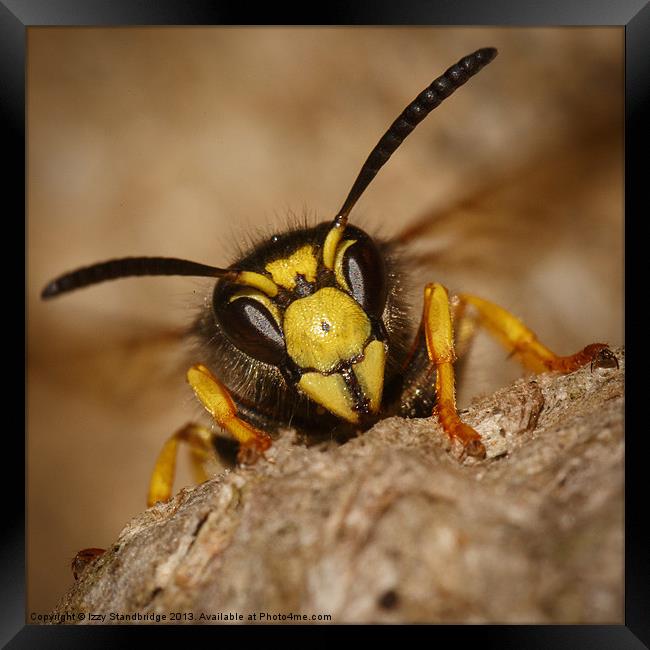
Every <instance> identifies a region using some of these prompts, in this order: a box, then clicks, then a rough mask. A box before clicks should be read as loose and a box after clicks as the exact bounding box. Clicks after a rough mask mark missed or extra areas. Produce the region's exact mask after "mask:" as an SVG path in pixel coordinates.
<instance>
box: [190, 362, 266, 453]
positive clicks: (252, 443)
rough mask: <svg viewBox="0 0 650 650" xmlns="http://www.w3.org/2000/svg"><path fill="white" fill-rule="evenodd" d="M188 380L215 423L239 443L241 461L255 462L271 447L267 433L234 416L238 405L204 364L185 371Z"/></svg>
mask: <svg viewBox="0 0 650 650" xmlns="http://www.w3.org/2000/svg"><path fill="white" fill-rule="evenodd" d="M187 381H189V383H190V386H191V387H192V390H193V391H194V393H195V394H196V396H197V397H198V398H199V401H200V402H201V404H203V406H204V407H205V408H206V410H207V411H208V413H210V415H212V417H213V418H214V419H215V421H216V422H217V424H218V425H219V426H220V427H223V428H224V429H226V431H229V432H230V433H231V434H232V435H233V436H234V438H235V439H236V440H237V441H238V442H239V460H240V462H248V463H252V462H255V460H256V459H257V457H258V456H259V455H261V454H262V453H263V452H265V451H266V450H267V449H268V448H269V447H270V446H271V437H270V436H269V434H268V433H265V432H264V431H261V430H260V429H256V428H255V427H254V426H252V425H250V424H248V423H247V422H244V421H243V420H241V419H240V418H238V417H237V407H236V406H235V403H234V402H233V401H232V398H231V397H230V394H229V393H228V390H227V389H226V387H225V386H224V385H223V384H222V383H221V382H220V381H219V380H218V379H217V378H216V377H215V376H214V375H213V374H212V373H211V372H210V371H209V370H208V369H207V368H206V367H205V366H203V365H201V364H197V365H196V366H192V367H191V368H190V369H189V370H188V371H187Z"/></svg>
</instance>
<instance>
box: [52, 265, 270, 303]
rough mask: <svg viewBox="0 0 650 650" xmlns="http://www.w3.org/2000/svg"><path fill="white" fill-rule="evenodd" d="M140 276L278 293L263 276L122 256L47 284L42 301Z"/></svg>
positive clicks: (67, 274) (248, 272)
mask: <svg viewBox="0 0 650 650" xmlns="http://www.w3.org/2000/svg"><path fill="white" fill-rule="evenodd" d="M139 275H192V276H199V277H204V278H206V277H207V278H225V279H226V280H230V281H231V282H236V283H238V284H244V285H247V286H251V287H255V288H256V289H259V290H260V291H263V292H264V293H266V294H267V295H269V296H270V297H274V296H276V295H277V293H278V287H277V285H276V284H275V282H273V281H272V280H271V279H270V278H267V277H266V276H265V275H262V274H261V273H254V272H252V271H239V270H237V269H220V268H217V267H215V266H207V265H206V264H199V263H197V262H190V261H188V260H181V259H177V258H175V257H123V258H121V259H116V260H109V261H108V262H99V263H97V264H93V265H91V266H84V267H83V268H80V269H77V270H75V271H71V272H69V273H64V274H63V275H60V276H59V277H58V278H55V279H54V280H52V281H51V282H50V283H48V285H47V286H46V287H45V288H44V289H43V291H42V292H41V298H43V299H47V298H54V297H55V296H58V295H60V294H62V293H66V292H67V291H73V290H75V289H81V288H82V287H87V286H89V285H91V284H98V283H99V282H104V281H106V280H117V279H118V278H129V277H133V276H139Z"/></svg>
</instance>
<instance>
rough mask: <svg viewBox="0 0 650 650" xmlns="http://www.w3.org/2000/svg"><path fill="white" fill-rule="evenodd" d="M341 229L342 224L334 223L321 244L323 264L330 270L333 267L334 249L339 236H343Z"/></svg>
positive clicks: (339, 239) (336, 246)
mask: <svg viewBox="0 0 650 650" xmlns="http://www.w3.org/2000/svg"><path fill="white" fill-rule="evenodd" d="M343 231H344V228H343V227H342V226H339V225H334V226H332V229H331V230H330V231H329V232H328V233H327V237H325V243H324V244H323V264H324V265H325V267H326V268H328V269H330V270H331V269H333V268H334V258H335V256H336V249H337V248H338V246H339V242H340V241H341V237H343Z"/></svg>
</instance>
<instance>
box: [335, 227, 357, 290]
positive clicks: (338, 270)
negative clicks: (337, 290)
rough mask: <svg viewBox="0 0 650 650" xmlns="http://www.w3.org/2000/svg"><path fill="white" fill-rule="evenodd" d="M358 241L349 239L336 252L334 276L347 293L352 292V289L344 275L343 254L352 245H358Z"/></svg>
mask: <svg viewBox="0 0 650 650" xmlns="http://www.w3.org/2000/svg"><path fill="white" fill-rule="evenodd" d="M356 243H357V240H356V239H348V240H347V241H344V242H343V243H342V244H341V245H340V246H339V249H338V250H337V251H336V259H335V260H334V275H335V276H336V281H337V282H338V283H339V285H340V286H342V287H343V288H344V289H345V290H346V291H350V287H349V286H348V283H347V281H346V279H345V276H344V275H343V254H344V253H345V251H346V250H348V248H350V246H352V244H356Z"/></svg>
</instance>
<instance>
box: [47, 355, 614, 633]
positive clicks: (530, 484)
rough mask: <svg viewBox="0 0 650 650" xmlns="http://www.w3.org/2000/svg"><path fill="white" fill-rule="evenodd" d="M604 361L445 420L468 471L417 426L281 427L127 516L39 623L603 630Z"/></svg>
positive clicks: (530, 380)
mask: <svg viewBox="0 0 650 650" xmlns="http://www.w3.org/2000/svg"><path fill="white" fill-rule="evenodd" d="M615 353H616V355H617V357H618V359H619V363H620V368H619V369H618V370H617V369H615V368H614V369H595V368H594V369H593V371H591V369H590V368H589V367H586V368H583V369H581V370H579V371H578V372H576V373H573V374H571V375H568V376H558V375H552V374H546V375H538V376H534V377H526V378H523V379H520V380H518V381H516V382H514V383H513V384H512V385H510V386H509V387H507V388H504V389H502V390H500V391H498V392H496V393H495V394H494V395H491V396H489V397H485V398H481V399H479V400H477V401H475V402H474V403H473V404H472V405H471V406H470V408H469V409H467V411H466V412H464V413H463V417H464V419H465V420H466V421H467V422H468V423H469V424H471V425H473V426H475V427H476V428H477V430H478V431H479V432H480V433H481V434H482V436H483V437H484V440H485V442H486V448H487V458H486V459H485V460H482V461H481V460H476V459H472V458H465V459H463V460H462V461H461V462H459V454H458V449H456V448H454V447H452V448H451V449H450V446H449V444H448V442H447V441H446V439H445V437H444V435H443V434H442V432H441V431H440V429H439V427H438V425H437V423H436V422H435V421H434V420H433V419H423V420H403V419H400V418H390V419H387V420H384V421H382V422H380V423H378V424H377V425H376V426H375V427H374V428H373V429H372V430H370V431H368V432H367V433H365V434H364V435H362V436H360V437H358V438H356V439H353V440H351V441H349V442H347V443H346V444H344V445H342V446H337V445H334V444H326V445H317V446H313V447H309V448H308V447H305V446H304V445H301V444H295V440H294V436H293V434H291V433H290V432H286V433H285V434H284V435H283V436H281V438H280V439H279V440H278V441H277V442H276V443H275V444H274V446H273V447H272V449H271V451H270V452H269V453H268V457H269V459H270V461H271V462H259V463H258V464H257V465H255V466H253V467H247V468H237V469H236V470H232V471H224V472H223V473H222V474H220V475H219V476H217V477H215V478H214V479H212V480H210V481H208V482H206V483H204V484H202V485H199V486H197V487H194V488H188V489H184V490H182V491H181V492H180V493H179V494H177V495H176V496H175V498H173V499H172V500H171V501H170V502H168V503H165V504H158V505H156V506H154V507H153V508H150V509H148V510H147V511H145V512H143V513H142V514H141V515H140V516H138V517H136V518H134V519H133V520H132V521H131V522H129V523H128V524H127V526H126V527H125V528H124V530H123V531H122V533H121V535H120V536H119V538H118V539H117V541H116V542H115V544H114V545H113V547H112V548H110V549H109V550H108V552H107V553H106V554H105V555H103V556H102V557H100V558H99V559H98V560H96V561H95V562H93V563H92V564H90V565H89V566H88V567H87V568H86V569H85V570H84V571H83V573H82V574H81V576H80V579H79V580H78V582H76V583H75V585H74V586H73V587H72V589H71V590H70V591H69V592H68V593H67V594H66V595H65V596H64V597H63V598H62V600H61V602H60V603H59V606H58V609H57V612H59V613H65V612H70V613H74V614H75V615H77V616H78V614H79V613H80V612H85V613H91V612H92V613H104V614H107V615H108V614H110V613H111V612H114V613H118V614H130V613H135V612H139V613H141V614H145V613H159V614H166V615H167V616H168V618H167V620H169V614H170V612H179V611H180V612H192V614H193V622H202V621H203V620H205V618H203V619H202V618H201V614H204V615H207V616H213V615H219V614H227V613H229V612H232V613H237V614H242V615H243V620H244V621H247V620H249V614H252V613H255V614H256V615H257V617H256V620H257V621H258V622H259V621H260V616H259V614H260V612H264V613H267V614H270V615H283V614H285V615H286V614H288V613H293V614H302V615H307V616H308V617H310V618H311V616H312V615H313V614H315V615H319V614H321V615H322V614H329V615H331V617H332V619H331V620H332V621H333V622H410V621H423V622H424V621H427V622H476V623H487V622H503V623H530V622H541V623H551V622H554V623H587V622H589V623H605V622H607V623H621V622H622V621H623V466H624V464H623V460H624V438H623V400H624V351H623V350H621V349H619V350H616V351H615ZM276 618H277V620H281V621H282V622H286V620H287V619H283V617H282V616H279V617H276ZM84 622H85V623H88V622H89V620H88V616H86V618H85V620H84ZM90 622H92V621H90ZM104 622H110V619H108V618H107V619H106V620H105V621H104ZM181 622H183V621H181Z"/></svg>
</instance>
